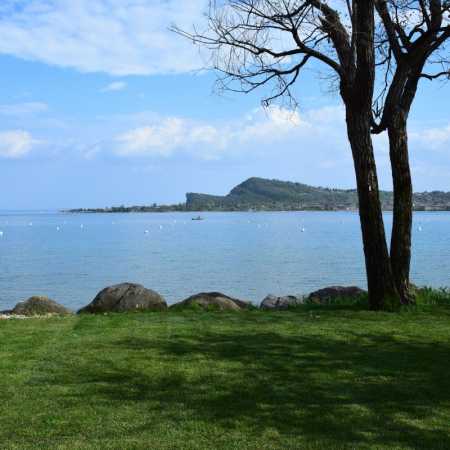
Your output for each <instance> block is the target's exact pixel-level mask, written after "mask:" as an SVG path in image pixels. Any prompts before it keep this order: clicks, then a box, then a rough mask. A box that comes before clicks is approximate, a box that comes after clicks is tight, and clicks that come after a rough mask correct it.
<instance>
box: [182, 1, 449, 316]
mask: <svg viewBox="0 0 450 450" xmlns="http://www.w3.org/2000/svg"><path fill="white" fill-rule="evenodd" d="M421 3H424V6H423V9H424V10H426V11H427V14H428V15H427V16H426V17H427V18H428V19H429V21H430V30H434V31H433V33H434V34H433V38H431V37H430V38H429V39H428V38H427V39H426V40H427V42H428V41H429V40H431V42H434V44H429V45H431V47H428V48H429V51H428V52H426V53H427V55H426V58H425V62H426V61H427V60H428V58H429V57H430V56H431V54H433V53H434V52H435V51H436V50H438V49H439V48H440V46H441V44H442V43H443V42H444V41H445V40H446V36H447V34H448V30H449V26H448V24H447V25H446V24H445V23H444V20H443V19H442V20H441V22H440V25H439V30H437V28H436V26H437V25H436V24H435V21H436V19H435V18H434V17H435V16H436V14H437V9H438V8H439V10H440V14H441V17H443V16H444V13H445V11H446V10H447V9H448V2H443V3H442V2H441V1H430V2H425V1H424V2H418V1H415V2H413V1H406V0H404V1H401V0H399V1H394V0H392V1H390V2H386V1H378V0H346V1H340V2H339V1H334V2H333V1H320V0H302V1H301V0H226V1H220V2H216V1H211V3H210V8H209V11H208V14H207V18H208V27H207V30H206V31H204V32H203V31H198V30H196V29H194V31H193V32H192V33H189V32H186V31H183V30H179V29H176V28H175V31H177V32H178V33H180V34H182V35H183V36H185V37H187V38H189V39H191V40H192V41H193V42H194V43H195V44H197V45H199V46H200V47H203V48H206V49H208V50H209V52H210V55H211V58H212V59H211V66H212V67H213V68H214V69H215V70H217V72H218V73H219V78H218V83H219V86H220V87H221V88H223V89H228V90H233V91H238V92H245V93H248V92H251V91H254V90H255V89H257V88H260V87H262V86H270V87H271V91H270V94H269V95H268V96H267V97H266V98H265V99H264V100H263V102H264V103H265V104H266V105H267V104H269V103H271V102H272V101H275V100H278V99H287V100H288V101H290V102H291V103H294V104H295V97H294V95H293V94H292V88H293V86H294V85H295V84H296V83H297V82H298V81H299V79H300V75H301V73H302V71H303V69H304V68H305V67H306V66H307V65H308V64H311V63H312V62H314V61H315V62H316V64H320V65H322V66H323V67H324V68H325V69H326V70H327V73H329V74H330V76H331V77H333V78H334V79H335V80H336V82H337V83H338V86H339V92H340V95H341V97H342V100H343V103H344V105H345V110H346V123H347V134H348V138H349V142H350V146H351V150H352V155H353V161H354V166H355V173H356V181H357V189H358V199H359V214H360V221H361V230H362V237H363V245H364V254H365V261H366V272H367V283H368V288H369V301H370V306H371V308H372V309H390V308H394V307H396V306H398V305H399V304H400V303H402V302H406V301H409V297H408V296H407V295H406V294H405V292H406V291H405V290H403V288H402V289H400V287H402V286H403V284H405V280H406V284H407V287H409V258H410V234H411V233H410V231H409V240H408V237H407V238H405V239H403V234H402V233H403V231H404V230H405V229H406V228H408V226H409V230H410V227H411V225H410V223H411V219H410V215H411V208H412V202H411V200H409V203H405V201H406V199H407V198H411V193H412V191H411V193H406V194H405V190H407V189H408V188H409V189H410V182H409V187H408V181H407V180H408V177H409V180H410V175H409V164H408V161H407V141H406V117H405V127H404V128H403V130H402V129H401V128H399V127H398V126H397V121H398V120H399V118H398V115H397V114H396V113H395V110H396V108H391V107H389V105H390V104H391V103H390V102H392V104H393V105H394V106H395V105H396V100H397V99H398V97H396V96H394V94H393V93H391V90H392V91H396V90H399V89H400V87H401V88H402V89H401V90H402V92H404V94H402V95H404V96H405V102H407V101H409V100H407V99H409V97H410V96H411V94H407V92H410V91H411V87H406V86H405V84H407V82H408V80H409V76H410V74H411V72H412V71H411V70H409V71H407V78H406V80H404V81H399V82H398V83H397V81H396V82H395V83H394V80H397V78H399V77H400V75H397V77H396V76H395V73H394V75H392V76H391V73H392V72H395V71H396V70H399V71H400V67H403V65H402V64H400V63H399V61H400V58H399V59H397V56H399V54H400V52H403V50H402V47H401V46H404V45H405V43H406V40H405V41H403V39H404V38H405V37H404V36H403V31H401V30H400V28H401V26H402V25H404V23H403V22H401V21H402V20H403V21H405V20H407V19H405V15H404V13H405V12H407V11H408V10H409V11H413V12H414V11H417V8H416V6H418V7H420V4H421ZM425 3H429V5H425ZM416 4H417V5H416ZM435 4H438V5H435ZM375 6H376V8H377V11H378V14H379V15H380V17H381V18H382V21H381V22H380V25H379V26H376V23H375ZM432 10H433V11H434V12H430V11H432ZM400 13H402V14H400ZM393 16H394V17H395V19H393V18H392V17H393ZM424 20H425V19H424ZM419 23H420V22H419ZM424 26H426V24H425V25H424ZM419 28H420V27H419ZM419 28H413V29H409V27H408V25H406V26H403V30H405V31H404V32H405V33H407V36H406V37H407V38H408V39H410V40H412V39H414V38H415V37H416V35H418V34H421V32H420V31H419ZM430 32H431V31H430ZM411 33H412V34H411ZM399 35H401V37H399ZM426 36H428V33H426ZM418 39H420V37H418ZM423 39H424V40H425V38H423ZM397 47H400V50H398V49H397ZM431 50H432V51H431ZM394 52H395V53H394ZM396 54H397V56H395V55H396ZM405 59H407V58H405ZM425 62H424V64H425ZM414 67H416V66H414ZM418 67H419V66H417V67H416V68H417V69H418ZM423 67H424V65H422V66H421V68H420V71H419V72H420V74H422V69H423ZM377 68H378V70H379V71H380V72H383V71H384V73H383V78H382V79H383V80H384V87H383V88H382V89H381V92H380V93H379V95H377V96H375V85H376V73H377ZM444 71H445V70H444ZM436 75H437V74H436ZM401 76H403V77H405V76H406V75H404V74H403V71H401ZM433 76H434V75H430V77H433ZM419 77H420V75H419ZM408 83H413V82H412V81H410V82H408ZM394 85H395V86H397V87H396V88H392V89H391V87H392V86H394ZM415 88H417V83H416V86H415ZM414 94H415V89H414ZM396 95H397V94H396ZM374 97H375V98H376V101H375V102H374ZM406 97H407V99H406ZM412 97H414V95H413V96H412ZM411 102H412V100H411ZM381 104H383V106H380V105H381ZM374 105H375V108H374ZM409 106H410V105H409ZM384 117H386V118H385V119H384ZM377 120H378V122H377ZM385 130H388V132H389V136H390V138H391V139H390V140H391V158H392V164H393V176H394V185H395V188H396V196H395V200H396V219H395V220H394V233H393V242H394V241H395V242H394V245H392V249H393V250H392V256H393V259H395V260H396V264H395V271H394V270H393V264H392V263H391V256H390V253H389V251H388V246H387V242H386V235H385V229H384V223H383V216H382V210H381V203H380V198H379V188H378V177H377V169H376V164H375V157H374V151H373V145H372V136H371V133H372V132H382V131H385ZM398 147H401V149H400V150H397V149H398ZM405 148H406V160H405V155H404V153H405ZM402 155H403V156H402ZM406 167H407V170H406ZM398 177H399V178H400V181H398V180H397V178H398ZM410 190H411V189H410ZM403 208H406V212H403ZM398 239H401V242H400V243H399V242H398V241H397V240H398ZM406 260H408V264H406ZM397 262H398V263H397ZM405 270H407V274H406V273H404V272H405ZM405 275H407V276H405Z"/></svg>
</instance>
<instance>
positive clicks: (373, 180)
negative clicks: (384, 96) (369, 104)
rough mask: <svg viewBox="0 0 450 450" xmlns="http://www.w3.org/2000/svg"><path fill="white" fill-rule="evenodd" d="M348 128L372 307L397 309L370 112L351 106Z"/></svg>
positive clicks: (398, 299) (398, 301) (396, 294)
mask: <svg viewBox="0 0 450 450" xmlns="http://www.w3.org/2000/svg"><path fill="white" fill-rule="evenodd" d="M347 131H348V136H349V140H350V144H351V147H352V153H353V160H354V164H355V172H356V181H357V187H358V199H359V216H360V221H361V230H362V237H363V245H364V255H365V261H366V273H367V285H368V290H369V306H370V308H371V309H373V310H393V309H396V308H397V307H398V306H399V305H400V298H399V294H398V291H397V289H396V285H395V281H394V277H393V272H392V267H391V262H390V257H389V251H388V246H387V242H386V233H385V229H384V222H383V215H382V210H381V202H380V197H379V189H378V178H377V171H376V164H375V157H374V153H373V146H372V138H371V134H370V121H369V114H363V113H361V112H360V111H359V112H355V111H351V108H349V106H347Z"/></svg>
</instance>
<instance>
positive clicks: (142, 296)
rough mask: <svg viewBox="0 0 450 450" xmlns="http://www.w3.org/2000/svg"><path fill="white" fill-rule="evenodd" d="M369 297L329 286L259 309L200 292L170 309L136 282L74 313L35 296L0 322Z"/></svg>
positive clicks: (284, 306)
mask: <svg viewBox="0 0 450 450" xmlns="http://www.w3.org/2000/svg"><path fill="white" fill-rule="evenodd" d="M366 294H367V292H366V291H364V290H363V289H361V288H359V287H356V286H330V287H326V288H323V289H319V290H317V291H314V292H311V293H310V294H308V295H286V296H276V295H272V294H270V295H268V296H266V297H265V298H264V299H263V300H262V301H261V303H260V305H259V306H256V305H254V304H253V303H251V302H250V301H248V300H243V299H238V298H234V297H230V296H228V295H225V294H223V293H221V292H201V293H198V294H195V295H192V296H190V297H188V298H186V299H184V300H182V301H180V302H178V303H175V304H173V305H170V306H168V305H167V302H166V300H165V299H164V297H163V296H162V295H160V294H159V293H158V292H156V291H154V290H152V289H148V288H146V287H144V286H142V285H140V284H136V283H121V284H116V285H113V286H108V287H106V288H104V289H102V290H101V291H100V292H99V293H98V294H97V295H96V296H95V298H94V299H93V300H92V302H91V303H89V304H88V305H86V306H84V307H83V308H81V309H80V310H78V311H77V312H75V311H71V310H70V309H68V308H66V307H65V306H63V305H61V304H59V303H57V302H56V301H54V300H52V299H49V298H48V297H44V296H34V297H30V298H29V299H28V300H25V301H22V302H19V303H18V304H17V305H16V306H15V307H14V308H13V309H11V310H8V311H0V320H8V319H29V318H49V317H55V316H59V317H62V316H72V315H74V314H107V313H126V312H139V311H166V310H174V311H180V310H199V311H243V310H249V309H261V310H269V311H283V310H288V309H292V308H295V307H297V306H300V305H305V304H316V305H328V304H330V303H333V302H335V301H336V300H338V299H342V298H345V299H355V300H357V299H359V298H363V297H364V296H365V295H366Z"/></svg>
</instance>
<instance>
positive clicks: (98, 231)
mask: <svg viewBox="0 0 450 450" xmlns="http://www.w3.org/2000/svg"><path fill="white" fill-rule="evenodd" d="M196 215H197V214H195V213H164V214H156V213H153V214H68V213H67V214H66V213H59V212H48V213H35V212H21V213H18V212H1V213H0V231H1V232H2V233H0V266H1V273H0V310H1V309H7V308H9V307H12V306H14V305H15V304H16V303H17V302H18V301H20V300H24V299H26V298H28V297H30V296H32V295H46V296H49V297H50V298H53V299H54V300H56V301H58V302H60V303H62V304H64V305H66V306H68V307H70V308H73V309H77V308H79V307H81V306H83V305H85V304H87V303H89V302H90V301H91V300H92V299H93V297H94V296H95V295H96V293H97V292H98V291H99V290H101V289H102V288H104V287H106V286H108V285H111V284H116V283H120V282H123V281H130V282H137V283H141V284H144V285H145V286H146V287H149V288H151V289H154V290H156V291H158V292H160V293H161V294H162V295H163V296H164V297H165V298H166V299H167V301H168V303H169V304H170V303H174V302H176V301H179V300H182V299H184V298H186V297H188V296H189V295H192V294H194V293H197V292H201V291H221V292H224V293H226V294H228V295H232V296H236V297H239V298H243V299H248V300H251V301H253V302H254V303H259V302H260V301H261V300H262V299H263V298H264V297H265V296H266V295H267V294H269V293H273V294H280V295H281V294H299V293H301V294H306V293H308V292H310V291H312V290H314V289H318V288H321V287H325V286H327V285H334V284H344V285H348V284H355V285H359V286H361V287H365V285H366V281H365V273H364V263H363V251H362V245H361V235H360V226H359V219H358V215H357V213H355V212H267V213H264V212H259V213H251V212H249V213H239V212H235V213H202V214H201V215H202V216H203V217H204V218H205V220H203V221H192V220H191V218H192V217H194V216H196ZM385 221H386V226H387V227H390V225H391V222H392V215H391V214H390V213H386V214H385ZM413 247H414V257H413V264H412V280H413V281H414V282H415V283H416V284H419V285H425V284H426V285H430V286H434V287H441V286H449V285H450V213H446V212H442V213H441V212H439V213H434V212H433V213H431V212H423V213H422V212H420V213H416V214H415V216H414V236H413Z"/></svg>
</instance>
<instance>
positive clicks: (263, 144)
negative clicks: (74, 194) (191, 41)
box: [114, 106, 342, 160]
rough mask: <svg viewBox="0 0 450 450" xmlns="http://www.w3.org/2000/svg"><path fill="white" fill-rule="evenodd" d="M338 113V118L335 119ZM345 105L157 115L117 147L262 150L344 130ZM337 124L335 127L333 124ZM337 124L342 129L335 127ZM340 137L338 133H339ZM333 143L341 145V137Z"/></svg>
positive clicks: (125, 151)
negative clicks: (210, 118) (216, 119)
mask: <svg viewBox="0 0 450 450" xmlns="http://www.w3.org/2000/svg"><path fill="white" fill-rule="evenodd" d="M332 118H334V119H332ZM341 119H342V117H341V110H340V108H333V107H328V108H326V109H325V110H324V111H322V112H320V111H318V110H314V111H309V112H307V113H305V114H304V115H301V114H300V113H299V112H297V111H294V112H293V111H289V110H287V109H284V108H280V107H277V106H272V107H270V108H269V109H261V108H259V109H256V110H254V111H253V112H252V113H251V114H248V115H247V116H246V117H245V119H244V120H236V121H229V122H225V123H206V122H198V121H194V120H190V119H187V118H182V117H166V118H157V119H154V120H153V122H152V123H151V124H148V125H144V126H138V127H135V128H133V129H131V130H129V131H127V132H125V133H122V134H121V135H119V136H118V137H116V139H115V147H114V148H115V153H116V154H117V155H119V156H121V157H136V156H139V157H161V156H162V157H169V156H172V155H174V154H186V155H190V156H192V157H195V158H198V159H203V160H217V159H221V158H225V157H229V156H239V155H242V154H243V153H248V152H252V151H253V152H255V151H256V152H258V151H263V150H264V149H267V148H268V147H270V149H272V146H273V145H274V144H276V143H281V142H289V145H290V144H291V143H292V141H295V140H297V141H299V140H303V141H304V140H305V139H306V140H307V139H312V138H319V140H320V136H321V135H322V136H323V133H324V132H325V136H326V138H327V139H330V138H332V137H333V136H335V137H336V136H337V135H338V134H340V131H339V129H340V128H339V127H336V121H340V120H341ZM333 128H335V129H334V130H332V129H333ZM336 130H337V131H336ZM335 140H336V141H338V138H336V139H335ZM334 145H337V144H336V142H335V143H334Z"/></svg>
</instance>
